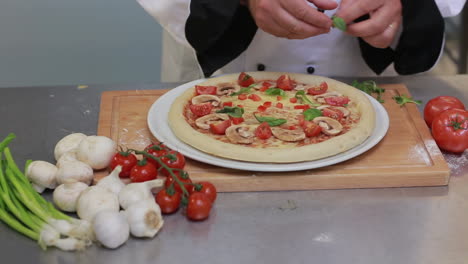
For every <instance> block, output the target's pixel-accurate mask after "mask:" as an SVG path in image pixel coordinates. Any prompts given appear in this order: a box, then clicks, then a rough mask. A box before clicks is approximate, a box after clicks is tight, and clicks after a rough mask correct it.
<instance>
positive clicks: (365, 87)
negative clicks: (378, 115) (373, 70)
mask: <svg viewBox="0 0 468 264" xmlns="http://www.w3.org/2000/svg"><path fill="white" fill-rule="evenodd" d="M351 86H353V87H356V88H357V89H359V90H361V91H363V92H365V93H366V94H368V95H372V94H374V93H375V94H377V98H376V99H377V101H379V102H380V103H384V102H385V101H384V100H383V99H382V95H383V93H384V92H385V89H384V88H380V87H378V86H377V84H376V83H375V82H374V81H363V82H358V81H356V80H354V81H353V82H352V83H351Z"/></svg>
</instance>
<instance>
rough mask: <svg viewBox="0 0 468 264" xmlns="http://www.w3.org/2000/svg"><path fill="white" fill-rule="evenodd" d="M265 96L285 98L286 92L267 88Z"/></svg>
mask: <svg viewBox="0 0 468 264" xmlns="http://www.w3.org/2000/svg"><path fill="white" fill-rule="evenodd" d="M265 94H266V95H272V96H281V97H285V96H286V92H285V91H284V90H282V89H280V88H269V89H267V90H266V91H265Z"/></svg>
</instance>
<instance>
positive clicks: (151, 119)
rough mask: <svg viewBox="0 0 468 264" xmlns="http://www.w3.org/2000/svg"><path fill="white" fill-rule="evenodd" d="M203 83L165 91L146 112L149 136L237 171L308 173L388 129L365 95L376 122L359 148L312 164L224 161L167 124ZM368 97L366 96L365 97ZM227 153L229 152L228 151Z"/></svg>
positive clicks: (357, 151)
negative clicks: (176, 105) (177, 104)
mask: <svg viewBox="0 0 468 264" xmlns="http://www.w3.org/2000/svg"><path fill="white" fill-rule="evenodd" d="M202 81H204V79H202V80H196V81H192V82H189V83H186V84H183V85H181V86H178V87H176V88H174V89H172V90H171V91H169V92H167V93H166V94H164V95H163V96H161V97H160V98H159V99H158V100H156V102H154V103H153V105H152V106H151V108H150V110H149V112H148V120H147V121H148V127H149V129H150V131H151V133H152V134H153V135H154V136H155V137H156V138H157V139H158V140H159V141H160V142H164V144H165V145H167V146H168V147H170V148H171V149H174V150H177V151H179V152H180V153H182V154H183V155H185V156H187V157H189V158H191V159H194V160H198V161H201V162H204V163H208V164H212V165H216V166H220V167H226V168H232V169H239V170H249V171H276V172H279V171H299V170H307V169H314V168H320V167H325V166H329V165H332V164H336V163H339V162H343V161H345V160H349V159H351V158H354V157H356V156H358V155H360V154H362V153H364V152H366V151H367V150H369V149H370V148H372V147H373V146H375V145H376V144H377V143H379V142H380V140H382V138H383V137H384V136H385V134H386V133H387V130H388V126H389V119H388V114H387V111H385V108H384V107H383V106H382V105H381V104H380V103H379V102H377V101H376V100H375V99H374V98H372V97H371V96H368V97H369V99H370V101H371V102H372V105H373V106H374V109H375V112H376V122H375V129H374V131H373V133H372V134H371V136H370V137H369V138H367V139H366V140H365V141H364V142H363V143H361V144H360V145H358V146H356V147H354V148H352V149H350V150H347V151H345V152H342V153H339V154H336V155H334V156H330V157H327V158H323V159H319V160H313V161H305V162H296V163H282V164H278V163H255V162H246V161H236V160H231V159H224V158H220V157H216V156H212V155H209V154H207V153H205V152H202V151H199V150H198V149H195V148H193V147H191V146H189V145H187V144H185V143H184V142H182V141H180V140H179V139H178V138H177V137H176V136H175V135H174V134H173V133H172V130H171V128H170V127H169V124H168V123H167V116H168V113H169V109H170V107H171V105H172V102H174V100H175V99H176V98H177V97H178V96H179V95H180V94H182V93H183V92H184V91H185V90H186V89H189V88H190V87H193V86H194V85H195V84H198V83H200V82H202ZM366 95H367V94H366ZM227 151H228V150H227Z"/></svg>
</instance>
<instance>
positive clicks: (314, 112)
mask: <svg viewBox="0 0 468 264" xmlns="http://www.w3.org/2000/svg"><path fill="white" fill-rule="evenodd" d="M303 114H304V119H305V120H307V121H310V120H313V119H314V118H316V117H319V116H322V115H323V113H322V111H320V110H319V109H315V108H309V109H307V110H305V111H304V113H303Z"/></svg>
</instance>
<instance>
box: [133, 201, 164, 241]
mask: <svg viewBox="0 0 468 264" xmlns="http://www.w3.org/2000/svg"><path fill="white" fill-rule="evenodd" d="M124 213H125V216H126V217H127V221H128V223H129V225H130V233H131V234H132V235H133V236H135V237H154V236H155V235H156V234H157V233H158V231H159V230H160V229H161V227H162V226H163V224H164V220H163V219H162V216H161V208H159V205H158V204H156V202H155V201H154V199H145V200H140V201H137V202H135V203H132V204H131V205H130V206H129V207H128V208H127V210H125V211H124Z"/></svg>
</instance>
